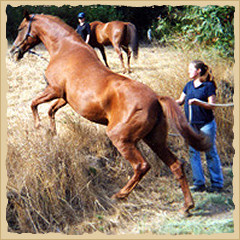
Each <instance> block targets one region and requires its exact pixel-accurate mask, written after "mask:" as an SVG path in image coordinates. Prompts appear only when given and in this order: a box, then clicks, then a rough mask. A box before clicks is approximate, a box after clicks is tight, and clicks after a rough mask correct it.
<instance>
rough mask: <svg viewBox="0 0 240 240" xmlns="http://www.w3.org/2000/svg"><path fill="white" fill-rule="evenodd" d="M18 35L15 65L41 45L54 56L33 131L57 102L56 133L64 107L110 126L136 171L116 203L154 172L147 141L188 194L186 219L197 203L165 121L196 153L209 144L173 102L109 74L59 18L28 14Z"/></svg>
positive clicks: (36, 101) (110, 133)
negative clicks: (44, 107) (144, 149)
mask: <svg viewBox="0 0 240 240" xmlns="http://www.w3.org/2000/svg"><path fill="white" fill-rule="evenodd" d="M18 31H19V33H18V36H17V38H16V40H15V42H14V44H13V46H12V49H11V53H12V54H14V55H15V54H16V57H17V58H16V59H17V60H19V59H21V58H22V57H23V56H24V54H25V53H26V52H27V51H28V50H29V49H31V48H32V47H34V46H35V45H37V44H38V43H40V42H43V44H44V45H45V47H46V49H47V50H48V52H49V54H50V62H49V65H48V67H47V69H46V73H45V75H46V79H47V82H48V85H47V87H46V89H45V90H44V91H43V92H42V93H41V94H40V96H38V97H36V98H35V99H34V100H33V101H32V104H31V108H32V111H33V116H34V121H35V126H36V127H39V125H40V118H39V115H38V111H37V107H38V105H39V104H41V103H45V102H49V101H51V100H53V99H58V100H57V101H56V102H54V104H53V105H52V106H51V107H50V110H49V112H48V114H49V117H50V123H51V129H52V130H53V131H55V130H56V129H55V121H54V118H55V113H56V111H57V110H58V109H59V108H61V107H63V106H64V105H65V104H66V103H68V104H69V105H70V106H71V107H72V108H73V109H74V110H75V111H76V112H77V113H79V114H80V115H81V116H83V117H85V118H87V119H88V120H90V121H93V122H96V123H100V124H103V125H106V126H107V129H106V132H107V135H108V136H109V138H110V139H111V141H112V143H113V144H114V145H115V146H116V148H117V149H118V151H119V152H120V153H121V154H122V156H123V157H124V158H125V159H126V160H128V161H129V162H130V163H131V165H132V167H133V170H134V174H133V177H132V178H131V179H130V180H129V181H128V182H127V184H126V185H125V186H124V187H123V188H122V189H121V190H120V191H119V192H118V193H116V194H115V195H114V196H113V197H114V198H118V199H123V198H126V197H127V196H128V195H129V194H130V193H131V192H132V190H133V189H134V188H135V187H136V185H137V184H138V182H139V181H140V180H141V179H142V177H143V176H144V175H145V174H146V173H147V172H148V171H149V169H150V165H149V163H148V162H147V161H146V160H145V159H144V157H143V156H142V154H141V153H140V151H139V150H138V149H137V142H138V141H139V140H140V139H143V140H144V142H145V143H147V144H148V146H149V147H150V148H151V149H152V150H153V151H154V152H155V153H156V154H157V155H158V156H159V157H160V159H161V160H162V161H163V162H164V163H165V164H166V165H167V166H168V167H169V168H170V169H171V171H172V172H173V174H174V175H175V176H176V178H177V180H178V181H179V183H180V186H181V188H182V191H183V194H184V200H185V204H184V206H183V208H182V211H183V213H184V214H188V211H189V209H191V208H193V207H194V202H193V199H192V196H191V193H190V190H189V187H188V183H187V178H186V176H185V173H184V170H183V163H181V162H180V161H179V160H178V159H177V158H176V156H175V155H174V154H173V153H172V152H171V151H170V150H169V149H168V147H167V134H168V127H167V118H169V119H170V120H171V121H172V122H173V123H174V124H175V126H176V128H177V129H178V130H179V131H180V133H181V134H182V136H183V137H184V138H185V139H186V141H187V142H188V143H189V144H190V145H191V146H193V147H195V148H196V149H198V150H206V149H208V148H209V142H208V140H207V138H206V137H205V136H203V135H201V134H197V133H195V132H194V131H193V130H192V129H191V127H190V126H189V124H188V123H187V120H186V118H185V116H184V114H183V113H182V111H181V109H180V108H179V107H178V105H177V104H176V103H175V101H174V100H173V99H171V98H169V97H160V96H158V95H157V94H156V93H155V92H154V91H153V90H152V89H150V88H149V87H148V86H146V85H144V84H142V83H140V82H138V81H135V80H132V79H130V78H127V77H125V76H122V75H120V74H117V73H114V72H112V71H111V70H109V69H108V68H107V67H105V66H104V65H103V63H102V62H101V61H100V60H99V59H98V57H97V54H96V52H95V51H94V50H93V48H91V47H90V46H89V45H88V44H86V43H85V42H84V41H83V40H82V39H81V37H80V36H79V35H78V34H77V33H76V32H75V31H74V29H72V28H71V27H70V26H68V25H67V24H65V23H64V22H63V21H61V20H60V19H59V18H57V17H53V16H48V15H43V14H41V15H29V14H28V13H25V18H24V20H23V21H22V23H21V24H20V27H19V29H18ZM159 194H161V193H159Z"/></svg>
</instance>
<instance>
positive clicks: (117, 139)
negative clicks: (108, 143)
mask: <svg viewBox="0 0 240 240" xmlns="http://www.w3.org/2000/svg"><path fill="white" fill-rule="evenodd" d="M107 134H108V136H109V138H110V139H111V140H112V143H113V144H114V145H115V146H116V148H117V149H118V151H119V152H120V153H121V155H122V156H123V157H124V158H125V159H126V160H128V161H129V162H130V163H131V165H132V167H133V170H134V174H133V176H132V178H131V179H130V180H129V181H128V182H127V184H126V185H125V186H124V187H123V188H122V189H121V190H120V191H119V192H118V193H116V194H115V195H113V196H112V197H113V198H118V199H124V198H126V197H127V196H128V195H129V194H130V193H131V192H132V190H133V189H134V188H135V187H136V186H137V184H138V183H139V181H140V180H141V179H142V178H143V176H144V175H145V174H146V173H147V172H148V170H149V169H150V165H149V164H148V162H147V161H146V160H145V159H144V158H143V157H142V155H141V153H140V151H139V150H138V149H137V148H136V143H134V142H131V141H129V140H124V138H122V136H121V134H120V133H117V132H115V131H114V129H113V130H111V131H107Z"/></svg>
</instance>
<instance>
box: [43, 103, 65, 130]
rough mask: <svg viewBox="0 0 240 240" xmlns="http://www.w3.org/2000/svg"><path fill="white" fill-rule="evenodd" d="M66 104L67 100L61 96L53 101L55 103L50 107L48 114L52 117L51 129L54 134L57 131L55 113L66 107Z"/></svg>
mask: <svg viewBox="0 0 240 240" xmlns="http://www.w3.org/2000/svg"><path fill="white" fill-rule="evenodd" d="M66 104H67V102H66V100H64V99H63V98H60V99H58V100H57V101H56V102H54V103H53V105H52V106H51V107H50V109H49V111H48V116H49V118H50V129H51V132H52V133H53V134H56V133H57V129H56V122H55V114H56V112H57V111H58V110H59V109H60V108H62V107H64V106H65V105H66Z"/></svg>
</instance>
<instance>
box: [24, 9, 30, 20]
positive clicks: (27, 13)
mask: <svg viewBox="0 0 240 240" xmlns="http://www.w3.org/2000/svg"><path fill="white" fill-rule="evenodd" d="M23 16H24V18H26V19H27V20H29V19H30V16H29V12H28V10H26V9H24V11H23Z"/></svg>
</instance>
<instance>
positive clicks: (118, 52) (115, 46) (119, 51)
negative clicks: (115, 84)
mask: <svg viewBox="0 0 240 240" xmlns="http://www.w3.org/2000/svg"><path fill="white" fill-rule="evenodd" d="M113 47H114V49H115V51H116V52H117V54H118V57H119V59H120V61H121V64H122V68H123V73H126V68H125V66H124V62H123V55H122V51H121V47H120V44H117V43H113Z"/></svg>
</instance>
